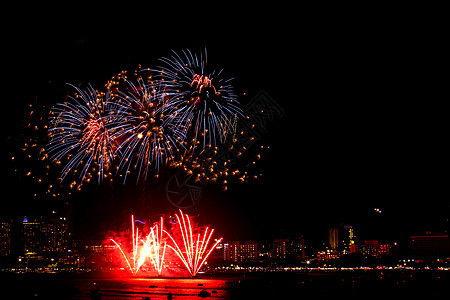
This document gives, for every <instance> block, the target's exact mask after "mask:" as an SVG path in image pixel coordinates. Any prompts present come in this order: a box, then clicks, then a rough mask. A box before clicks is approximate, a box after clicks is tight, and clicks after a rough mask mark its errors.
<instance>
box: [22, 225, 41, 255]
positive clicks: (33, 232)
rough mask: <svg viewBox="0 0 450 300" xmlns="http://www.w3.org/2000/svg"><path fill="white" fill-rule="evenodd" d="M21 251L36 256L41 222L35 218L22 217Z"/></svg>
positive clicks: (38, 249)
mask: <svg viewBox="0 0 450 300" xmlns="http://www.w3.org/2000/svg"><path fill="white" fill-rule="evenodd" d="M22 232H23V251H24V253H25V255H26V254H37V253H39V252H40V246H41V222H40V221H39V219H38V218H35V217H27V216H25V217H23V228H22Z"/></svg>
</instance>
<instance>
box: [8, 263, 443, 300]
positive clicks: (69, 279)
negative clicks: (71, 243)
mask: <svg viewBox="0 0 450 300" xmlns="http://www.w3.org/2000/svg"><path fill="white" fill-rule="evenodd" d="M0 278H1V284H0V287H1V290H2V293H3V295H8V296H9V298H8V297H6V298H5V299H91V296H92V295H93V293H94V294H95V293H98V294H100V295H101V299H120V300H123V299H145V297H149V298H150V299H168V296H169V295H171V296H172V299H200V297H199V296H198V294H199V292H201V291H202V290H203V289H204V290H206V291H207V292H208V293H210V298H211V299H285V298H286V299H287V298H289V299H300V298H304V297H315V298H326V297H334V296H345V297H347V298H369V299H376V298H379V297H385V296H389V297H402V298H405V297H413V296H415V297H426V299H430V298H443V299H448V296H450V288H449V286H450V273H449V272H448V271H412V270H370V271H363V270H360V271H339V272H266V273H248V272H246V273H238V274H236V273H234V274H224V273H222V274H203V275H202V277H199V278H194V279H192V278H148V277H122V278H120V277H111V276H109V275H107V276H105V275H93V274H14V273H2V274H0ZM93 291H97V292H93ZM99 299H100V298H99Z"/></svg>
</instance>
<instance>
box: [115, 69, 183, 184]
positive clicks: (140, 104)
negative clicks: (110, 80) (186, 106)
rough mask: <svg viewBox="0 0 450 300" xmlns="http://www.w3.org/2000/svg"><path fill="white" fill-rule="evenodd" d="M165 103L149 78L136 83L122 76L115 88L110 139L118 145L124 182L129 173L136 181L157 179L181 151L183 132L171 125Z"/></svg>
mask: <svg viewBox="0 0 450 300" xmlns="http://www.w3.org/2000/svg"><path fill="white" fill-rule="evenodd" d="M141 74H142V73H141ZM167 101H168V99H167V94H166V93H165V90H164V88H163V87H162V86H161V84H158V83H155V82H153V81H151V78H150V77H148V76H139V77H137V79H136V80H129V79H127V77H126V76H124V77H122V79H121V83H120V84H119V85H118V86H117V88H115V92H114V96H113V97H112V106H113V107H114V109H113V111H114V113H113V114H112V119H113V120H114V121H113V123H114V124H115V126H113V127H112V133H111V138H112V139H113V140H114V141H115V143H116V144H117V149H116V151H117V156H118V170H119V171H120V172H121V171H123V172H124V181H125V180H126V179H127V177H128V174H130V173H135V175H136V177H137V180H138V181H139V180H140V179H146V178H147V176H148V174H149V173H150V172H154V173H155V175H156V176H157V175H158V173H159V169H160V167H161V166H162V165H165V164H168V163H169V162H172V161H174V160H175V157H177V153H178V152H179V149H180V147H183V146H182V143H183V141H184V139H185V135H184V133H185V129H184V128H183V127H178V126H174V125H173V124H172V122H174V121H176V120H177V118H175V117H170V116H169V114H170V112H169V111H168V106H167V104H166V103H167Z"/></svg>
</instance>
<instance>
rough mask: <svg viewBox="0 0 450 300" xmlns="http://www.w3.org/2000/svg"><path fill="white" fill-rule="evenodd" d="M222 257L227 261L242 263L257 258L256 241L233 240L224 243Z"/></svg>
mask: <svg viewBox="0 0 450 300" xmlns="http://www.w3.org/2000/svg"><path fill="white" fill-rule="evenodd" d="M224 258H225V260H227V261H232V262H237V263H242V262H244V261H252V260H256V259H257V258H258V243H256V242H245V243H240V242H233V243H228V244H224Z"/></svg>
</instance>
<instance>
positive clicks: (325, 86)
mask: <svg viewBox="0 0 450 300" xmlns="http://www.w3.org/2000/svg"><path fill="white" fill-rule="evenodd" d="M134 13H135V14H137V17H131V16H128V17H123V18H120V17H119V16H118V15H117V14H111V15H108V14H105V15H104V16H103V17H102V18H99V19H95V18H94V17H91V16H89V10H86V11H84V13H82V12H80V13H79V14H78V15H77V17H76V18H73V19H72V18H70V19H67V20H65V15H64V14H63V15H62V16H58V17H56V16H54V17H52V16H46V17H45V18H44V17H39V16H35V17H34V18H31V19H23V20H22V22H21V24H25V26H19V27H16V28H15V29H14V30H12V31H10V32H8V34H7V35H6V38H5V39H6V42H5V43H4V44H5V47H6V48H7V50H6V53H7V55H5V57H4V59H5V61H7V62H8V66H9V64H10V63H12V65H13V66H12V68H11V69H10V70H9V69H8V71H7V74H8V80H7V85H6V86H5V88H6V89H7V90H8V92H9V93H11V96H9V93H7V95H8V98H6V99H4V102H8V103H6V108H5V109H6V110H7V112H8V121H7V122H5V125H4V127H3V128H4V130H3V134H4V136H5V138H8V136H11V135H14V134H18V133H19V132H20V130H21V126H22V124H23V121H22V118H23V105H24V103H32V102H39V103H41V104H53V103H55V102H56V101H59V100H60V99H59V98H58V97H63V96H64V93H65V90H66V86H65V84H66V83H74V84H79V83H81V84H86V83H92V84H93V85H94V86H98V87H100V86H101V85H102V84H103V83H104V82H105V80H107V79H108V78H110V77H111V76H113V75H115V74H116V73H118V72H119V71H121V70H123V69H130V68H131V69H132V68H135V67H136V65H137V64H142V65H143V66H152V65H153V64H155V63H156V61H157V58H158V57H161V56H164V55H168V54H169V51H170V50H171V49H173V50H180V49H184V48H191V49H200V48H202V47H207V49H208V55H209V57H208V59H209V60H210V61H211V62H212V63H214V64H218V65H221V66H223V67H224V69H225V71H226V73H227V74H230V75H231V76H234V77H236V79H235V87H236V90H237V92H238V93H240V94H242V93H243V92H246V93H247V96H246V97H243V98H242V99H241V101H242V102H243V103H242V104H243V105H245V101H250V100H251V98H252V97H253V96H254V95H256V94H257V93H258V92H259V91H260V90H265V91H266V92H267V93H268V94H269V95H270V96H271V98H273V99H274V100H275V101H276V102H277V103H278V104H279V105H280V106H281V107H282V108H283V109H284V111H285V114H284V115H283V117H281V118H280V119H278V120H275V121H273V122H269V124H268V132H267V133H266V134H265V135H263V136H262V137H261V142H263V143H265V144H267V145H270V146H271V150H270V151H269V152H268V153H266V154H265V155H264V158H263V160H262V161H261V162H260V167H261V168H262V169H263V171H264V177H263V179H262V181H260V182H257V183H251V184H247V185H242V186H240V185H236V186H232V187H231V188H232V189H231V191H230V192H220V189H219V188H218V187H215V186H211V187H207V189H206V191H205V195H204V197H203V198H202V200H201V202H200V204H199V205H198V207H197V208H195V209H194V211H193V213H200V215H201V218H202V220H203V221H204V222H206V223H211V224H217V225H216V227H217V228H218V230H221V231H222V232H224V234H225V235H226V236H228V237H229V238H233V239H234V238H236V239H238V238H242V239H252V238H253V239H261V238H265V237H274V236H280V235H283V234H291V233H295V232H302V233H305V235H306V237H307V238H310V239H324V240H325V239H326V238H327V228H328V226H329V225H330V224H334V223H339V222H346V223H350V224H360V226H361V234H362V235H364V236H365V237H366V238H374V239H377V238H378V239H384V238H385V239H389V238H392V239H400V237H399V236H401V238H404V236H405V235H406V234H407V233H408V232H420V231H423V230H426V229H432V230H436V231H442V230H443V229H444V225H443V224H444V223H443V220H444V219H445V213H444V211H445V210H446V209H447V207H448V204H449V202H448V194H447V193H445V192H444V187H445V186H446V185H447V181H446V180H445V176H444V174H445V173H446V172H444V159H443V154H444V150H443V149H444V140H445V139H446V138H445V137H446V135H445V136H443V135H442V130H443V128H445V127H444V125H445V124H447V122H445V120H446V119H445V118H443V117H442V110H441V109H440V107H441V103H436V102H435V101H436V100H437V99H442V97H438V98H437V99H436V97H435V96H432V95H431V93H428V91H429V90H430V89H432V88H431V86H433V85H434V84H439V81H435V79H436V78H437V77H438V76H437V72H438V71H439V69H440V68H439V67H438V64H439V62H440V60H439V58H438V56H439V54H438V53H439V52H438V50H439V48H440V46H441V45H442V44H441V42H440V40H439V39H438V38H436V37H435V36H434V35H433V34H432V32H433V31H429V30H428V29H426V28H425V27H422V26H421V25H420V24H421V23H420V20H418V19H416V20H413V19H409V20H408V19H404V18H403V16H401V15H398V14H390V13H386V14H385V13H384V12H379V13H378V12H376V13H375V12H373V13H370V12H368V11H366V10H364V11H362V12H359V13H353V12H347V13H339V14H335V13H333V12H328V13H326V14H325V13H324V12H323V11H322V10H321V9H319V10H316V11H314V12H313V13H312V12H311V13H308V11H299V12H298V13H297V12H295V13H290V14H286V11H285V10H283V11H282V12H278V11H276V10H275V11H272V9H271V8H267V10H264V11H259V10H258V11H254V12H246V13H242V14H238V15H236V14H227V15H225V16H223V15H218V14H208V15H207V16H203V18H201V19H198V18H197V17H194V16H193V15H189V14H186V15H184V14H183V13H180V16H179V15H178V14H177V15H172V14H160V15H159V16H158V17H154V15H153V14H150V16H151V17H148V16H145V15H144V14H143V12H139V10H138V9H136V10H135V11H134ZM439 51H440V50H439ZM430 98H431V99H430ZM11 151H14V150H11V149H8V152H11ZM161 181H163V180H161ZM160 185H161V186H162V185H163V182H162V183H161V184H160ZM161 186H158V184H156V185H150V186H149V187H146V188H144V187H138V188H136V187H134V186H132V185H131V186H126V187H115V188H114V190H113V191H111V190H108V189H109V188H108V187H98V188H91V190H90V191H85V192H83V193H82V194H81V195H78V196H75V197H74V210H75V211H76V212H78V215H84V218H85V220H87V221H86V223H89V224H94V225H96V224H97V223H96V222H98V224H97V225H98V226H107V225H105V224H108V222H109V220H110V218H108V217H105V218H104V219H103V220H101V221H99V220H98V219H101V217H99V212H101V211H109V212H110V213H111V216H116V217H118V216H123V215H126V214H128V213H129V212H131V211H134V210H136V209H137V208H138V207H140V208H142V207H146V209H148V211H150V210H151V205H153V203H154V205H156V206H158V209H159V210H161V211H160V212H162V211H163V210H164V209H163V208H161V207H164V208H167V210H169V211H170V210H171V209H172V210H173V209H174V208H173V207H170V206H167V203H166V202H164V201H166V200H164V195H163V192H162V191H161V189H162V187H161ZM12 187H14V188H16V189H17V188H19V187H20V182H17V180H15V179H8V180H7V181H6V184H5V186H4V188H3V190H4V191H9V190H11V188H12ZM92 189H93V190H94V191H92ZM17 194H18V195H22V194H23V195H26V193H23V192H21V193H20V192H18V193H17ZM113 194H114V199H113V200H112V199H111V197H112V195H113ZM149 195H150V196H149ZM152 195H154V197H153V196H152ZM109 196H111V197H109ZM152 197H153V198H152ZM23 198H25V196H22V198H20V197H19V199H17V202H16V204H11V203H5V202H7V201H3V203H2V204H1V205H2V206H1V207H3V208H2V209H4V210H5V211H7V210H8V209H11V207H12V206H17V203H18V202H19V203H20V202H22V201H23V203H29V202H30V200H29V199H23ZM139 198H145V200H142V199H139ZM149 198H152V199H151V200H149ZM158 199H159V200H158ZM76 201H78V202H77V203H78V204H77V203H75V202H76ZM143 202H145V203H146V204H145V205H144V204H142V203H143ZM375 207H380V208H382V209H383V212H384V213H383V215H381V216H380V215H376V214H374V213H373V208H375ZM158 209H156V211H157V210H158ZM154 211H155V210H153V211H152V212H150V214H151V213H153V212H154ZM83 212H86V214H84V213H83ZM447 212H448V210H447ZM158 213H159V212H158ZM166 213H167V212H166ZM0 215H2V213H0ZM83 220H84V219H83ZM80 223H83V222H80V221H78V224H80ZM102 224H103V225H102ZM90 227H91V226H90V225H89V226H86V225H84V226H83V225H79V226H78V227H77V228H78V229H79V230H80V231H83V230H85V231H86V230H87V229H86V228H90Z"/></svg>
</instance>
